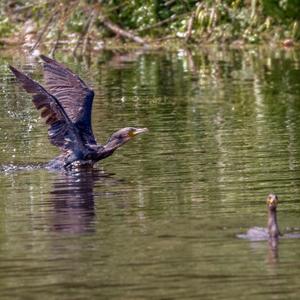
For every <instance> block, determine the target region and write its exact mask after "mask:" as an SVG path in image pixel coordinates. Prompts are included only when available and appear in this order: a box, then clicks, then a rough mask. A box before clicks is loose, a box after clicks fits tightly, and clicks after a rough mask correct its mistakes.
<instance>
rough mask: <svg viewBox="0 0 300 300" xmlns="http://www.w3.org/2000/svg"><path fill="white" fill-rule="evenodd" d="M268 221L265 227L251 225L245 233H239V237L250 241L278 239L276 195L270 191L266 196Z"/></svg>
mask: <svg viewBox="0 0 300 300" xmlns="http://www.w3.org/2000/svg"><path fill="white" fill-rule="evenodd" d="M266 202H267V209H268V223H267V228H261V227H253V228H250V229H249V230H248V231H247V233H246V234H239V235H238V237H239V238H243V239H249V240H251V241H260V240H268V239H278V237H279V236H280V231H279V226H278V223H277V205H278V197H277V195H275V194H273V193H271V194H269V195H268V197H267V201H266Z"/></svg>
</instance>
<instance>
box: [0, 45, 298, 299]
mask: <svg viewBox="0 0 300 300" xmlns="http://www.w3.org/2000/svg"><path fill="white" fill-rule="evenodd" d="M13 59H15V60H16V61H15V62H14V65H20V64H22V63H24V60H25V59H24V58H23V57H22V58H19V57H17V56H14V58H12V57H11V58H9V59H7V61H5V62H4V61H3V58H2V57H1V58H0V62H1V61H2V65H0V67H2V69H1V68H0V72H2V74H4V75H3V78H2V81H1V83H0V84H1V89H0V96H1V98H0V100H1V101H2V106H1V107H2V109H1V110H0V116H1V118H0V128H1V130H0V145H1V147H0V148H1V150H2V153H1V154H2V155H1V157H0V163H1V165H5V166H9V165H10V164H12V165H11V166H14V165H21V164H25V165H26V164H27V163H29V164H31V163H33V162H37V163H38V162H41V163H46V162H48V161H49V160H50V159H52V158H53V157H55V156H56V155H57V150H56V149H53V148H50V146H49V151H42V149H44V148H43V147H45V146H44V145H46V144H47V145H48V140H47V134H46V129H45V127H44V125H43V124H42V122H39V121H38V120H37V113H36V110H35V108H34V107H33V105H32V103H31V102H30V100H29V99H28V96H27V95H25V94H23V93H22V91H21V90H20V89H18V88H17V87H16V85H13V84H12V82H11V80H10V77H9V76H10V75H9V74H8V71H7V67H6V65H7V62H8V61H10V62H11V61H12V60H13ZM57 59H58V60H60V61H62V62H64V63H66V64H67V65H69V66H70V67H71V68H72V69H73V70H74V71H76V73H78V74H80V75H81V76H82V78H84V79H85V80H87V82H88V83H89V84H91V86H92V87H93V88H94V89H95V92H96V98H95V99H94V111H93V128H94V132H95V135H96V136H97V137H99V141H101V142H105V138H106V137H107V136H109V135H110V134H111V132H113V131H114V130H115V129H117V128H120V127H124V126H128V125H137V124H143V126H146V127H148V128H149V129H151V131H150V133H149V135H147V136H145V137H144V138H143V139H140V140H139V141H133V143H131V144H128V146H127V147H124V149H122V150H121V151H119V152H118V153H116V154H115V155H114V156H113V157H111V158H110V159H107V160H104V161H103V163H102V167H103V168H104V169H105V170H109V172H114V173H116V174H117V175H116V176H106V175H104V178H103V177H102V173H101V172H100V176H99V174H87V175H85V176H82V175H81V174H80V175H75V176H70V175H66V174H52V173H49V172H48V171H40V172H39V171H37V170H32V171H30V172H26V170H23V171H22V170H21V171H22V172H15V173H14V172H7V175H6V176H1V177H0V188H1V191H2V194H3V199H2V201H0V215H1V218H0V240H1V243H0V258H2V264H3V262H5V264H6V265H5V268H2V272H0V277H1V280H0V292H1V295H3V293H5V292H6V293H7V294H8V295H15V296H17V297H12V299H16V298H20V297H21V298H22V297H23V298H24V297H27V298H28V299H32V298H34V296H36V298H40V296H41V294H43V295H45V297H48V298H49V297H50V298H51V296H53V297H56V298H57V297H58V298H61V299H70V298H72V299H73V298H74V299H75V298H76V297H81V298H99V297H100V298H101V297H102V298H107V299H111V298H114V299H152V298H157V299H161V298H173V299H179V298H181V299H183V298H184V299H192V298H201V296H202V298H203V297H204V298H209V299H212V298H218V299H241V298H247V299H248V298H255V299H264V300H265V299H273V298H274V297H275V296H274V295H275V294H276V295H279V297H280V295H284V297H285V298H291V299H292V298H294V299H297V296H298V295H297V293H298V290H299V280H298V279H299V275H300V274H299V270H300V268H298V267H297V266H298V264H299V255H300V253H299V252H300V246H299V242H300V239H297V238H293V239H292V238H289V237H288V238H282V239H280V245H279V244H278V242H277V241H276V242H275V243H274V242H273V243H269V242H268V241H267V240H265V241H261V242H252V241H241V240H239V239H237V238H236V233H237V232H239V231H240V230H242V228H250V227H251V226H252V225H253V224H256V225H257V226H260V227H263V226H264V225H265V210H264V209H262V203H264V200H261V199H262V195H265V194H267V193H269V192H270V190H274V189H276V191H275V192H278V193H279V194H280V195H282V197H284V199H285V205H284V206H283V207H282V209H281V210H280V211H279V217H280V225H281V226H282V228H286V227H287V226H290V225H293V226H296V228H299V211H300V209H299V199H298V196H297V195H299V194H300V179H299V178H300V176H299V174H300V173H299V170H300V151H299V149H300V134H299V132H300V131H299V128H300V121H299V120H300V119H299V114H300V105H299V103H300V102H299V99H300V98H299V95H300V89H299V87H300V85H299V70H300V67H299V61H300V53H299V51H288V52H286V51H282V50H277V49H276V50H274V51H273V52H272V51H271V52H268V51H266V49H249V50H246V51H242V50H232V51H225V50H223V49H222V50H220V49H211V48H210V49H203V50H201V51H198V50H197V51H195V50H193V49H191V50H189V51H188V50H180V51H177V52H176V51H174V52H159V53H154V52H152V53H151V52H146V53H133V54H127V53H126V52H123V53H122V52H103V53H99V55H95V56H94V57H90V58H88V59H85V58H83V59H82V60H81V59H80V58H79V59H78V61H74V59H73V58H72V57H68V56H66V55H65V54H64V55H63V57H62V56H61V57H59V53H58V55H57ZM29 63H30V64H31V62H29ZM22 65H23V64H22ZM33 69H34V70H36V71H35V72H34V74H33V75H35V76H36V77H38V76H40V74H39V72H38V68H36V67H34V68H33V67H32V66H30V65H29V66H28V70H33ZM31 74H32V73H31ZM97 167H100V164H99V165H98V166H97ZM10 168H11V167H7V171H9V169H10ZM0 175H1V174H0ZM115 177H117V178H122V179H124V180H125V182H126V183H124V181H123V182H121V183H120V181H118V180H116V179H115ZM115 180H116V181H115ZM24 199H25V200H24ZM254 220H255V221H254ZM49 231H50V232H49ZM298 231H299V230H298ZM292 232H294V230H292ZM286 235H288V233H287V234H286ZM57 245H58V247H56V246H57ZM54 248H55V251H54ZM24 256H25V257H24ZM14 264H16V267H15V268H14V267H13V266H14ZM32 266H35V268H32ZM75 273H76V274H78V276H76V278H74V274H75ZM74 281H76V282H75V283H74ZM283 282H284V284H282V283H283ZM7 286H8V287H9V288H10V289H8V288H7ZM20 286H22V287H24V288H20ZM70 287H72V288H70ZM71 290H72V293H73V294H72V293H71ZM274 291H275V292H274ZM35 293H36V294H35ZM38 293H40V294H38ZM51 293H53V294H52V295H51ZM277 293H278V294H277ZM251 296H253V297H251Z"/></svg>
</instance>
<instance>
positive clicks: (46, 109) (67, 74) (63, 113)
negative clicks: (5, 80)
mask: <svg viewBox="0 0 300 300" xmlns="http://www.w3.org/2000/svg"><path fill="white" fill-rule="evenodd" d="M41 59H42V60H43V61H44V65H43V67H44V79H45V83H46V88H44V87H43V86H41V85H40V84H39V83H37V82H36V81H34V80H32V79H31V78H29V77H28V76H26V75H25V74H23V73H22V72H20V71H18V70H17V69H16V68H14V67H12V66H9V68H10V69H11V71H12V72H13V73H14V75H15V76H16V78H17V80H18V81H19V83H20V84H21V85H22V86H23V88H24V89H25V90H26V91H27V92H28V93H30V94H32V95H33V100H32V101H33V103H34V104H35V107H36V108H37V109H38V110H39V111H40V113H41V117H42V118H44V119H45V122H46V124H47V125H48V126H49V128H48V136H49V140H50V142H51V143H52V144H53V145H55V146H57V147H59V148H60V150H61V152H62V153H61V155H59V156H58V157H56V158H55V159H53V160H51V161H50V162H49V164H48V167H50V168H55V169H63V168H64V169H73V168H84V167H88V168H90V167H92V166H93V165H94V164H95V163H96V162H97V161H99V160H101V159H104V158H106V157H108V156H110V155H112V153H113V152H114V151H115V150H116V149H117V148H119V147H120V146H122V145H123V144H125V143H126V142H128V141H129V140H131V139H132V138H133V137H135V136H136V135H138V134H140V133H143V132H146V131H147V128H134V127H126V128H123V129H120V130H118V131H117V132H115V133H114V134H113V135H112V136H111V137H110V138H109V139H108V141H107V143H106V144H105V145H101V144H97V143H96V139H95V137H94V134H93V131H92V126H91V113H92V104H93V98H94V91H93V90H92V89H91V88H90V87H88V86H87V85H86V84H85V83H84V82H83V80H82V79H80V77H79V76H78V75H76V74H74V73H73V72H72V71H71V70H70V69H68V68H66V67H65V66H64V65H62V64H60V63H58V62H57V61H55V60H53V59H51V58H49V57H46V56H44V55H41Z"/></svg>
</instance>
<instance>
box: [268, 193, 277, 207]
mask: <svg viewBox="0 0 300 300" xmlns="http://www.w3.org/2000/svg"><path fill="white" fill-rule="evenodd" d="M277 205H278V197H277V195H275V194H273V193H271V194H269V195H268V197H267V207H268V209H270V210H276V208H277Z"/></svg>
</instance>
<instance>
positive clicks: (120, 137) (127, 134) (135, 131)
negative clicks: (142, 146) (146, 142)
mask: <svg viewBox="0 0 300 300" xmlns="http://www.w3.org/2000/svg"><path fill="white" fill-rule="evenodd" d="M147 131H148V129H147V128H135V127H125V128H122V129H120V130H118V131H116V132H115V133H113V134H112V135H111V137H110V138H109V140H108V142H107V144H106V145H109V147H120V146H122V145H123V144H125V143H127V142H128V141H130V140H131V139H133V138H134V137H136V136H137V135H139V134H141V133H144V132H147Z"/></svg>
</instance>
